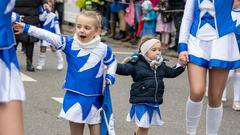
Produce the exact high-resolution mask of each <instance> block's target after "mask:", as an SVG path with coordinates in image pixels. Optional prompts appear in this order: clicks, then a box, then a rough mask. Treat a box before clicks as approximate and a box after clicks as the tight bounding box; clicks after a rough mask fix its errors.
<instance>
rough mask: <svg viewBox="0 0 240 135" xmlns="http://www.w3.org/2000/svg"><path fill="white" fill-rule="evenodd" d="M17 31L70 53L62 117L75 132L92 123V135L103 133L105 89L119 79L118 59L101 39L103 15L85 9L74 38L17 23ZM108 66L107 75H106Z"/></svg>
mask: <svg viewBox="0 0 240 135" xmlns="http://www.w3.org/2000/svg"><path fill="white" fill-rule="evenodd" d="M14 29H15V31H16V33H17V34H18V33H20V32H22V31H23V32H24V33H28V34H29V35H31V36H34V37H36V38H39V39H42V40H46V41H48V42H50V43H51V44H52V45H53V46H54V47H55V48H56V49H61V50H63V52H64V53H65V55H66V60H67V64H68V68H67V74H66V78H65V84H64V89H65V90H66V93H65V96H64V100H63V106H62V110H61V113H60V115H59V116H60V117H61V118H64V119H66V120H68V121H69V124H70V131H71V135H82V134H83V130H84V125H85V124H88V125H89V129H90V134H91V135H99V134H100V123H101V119H100V115H99V114H98V109H100V107H101V106H102V88H103V82H104V79H106V81H107V83H109V84H113V83H114V81H115V71H116V66H117V62H116V59H115V56H114V55H113V53H112V49H111V48H110V47H109V46H107V45H106V44H104V43H102V42H101V39H100V36H99V33H100V30H101V16H100V15H99V14H97V13H96V12H94V11H83V12H81V13H80V14H79V15H78V16H77V18H76V33H75V34H74V36H73V37H71V36H63V35H57V34H54V33H51V32H49V31H46V30H43V29H40V28H37V27H34V26H30V25H28V24H21V23H17V24H16V25H15V26H14ZM104 66H106V67H107V69H106V76H105V77H104Z"/></svg>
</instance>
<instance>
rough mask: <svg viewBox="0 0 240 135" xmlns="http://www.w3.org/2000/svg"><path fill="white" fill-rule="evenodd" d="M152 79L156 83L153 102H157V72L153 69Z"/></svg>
mask: <svg viewBox="0 0 240 135" xmlns="http://www.w3.org/2000/svg"><path fill="white" fill-rule="evenodd" d="M154 79H155V82H156V90H155V95H154V98H155V102H157V90H158V82H157V70H156V69H154Z"/></svg>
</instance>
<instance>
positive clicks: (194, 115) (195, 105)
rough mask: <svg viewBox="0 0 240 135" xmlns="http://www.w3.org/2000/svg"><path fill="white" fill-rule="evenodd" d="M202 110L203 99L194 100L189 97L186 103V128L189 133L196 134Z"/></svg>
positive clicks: (189, 134) (190, 134)
mask: <svg viewBox="0 0 240 135" xmlns="http://www.w3.org/2000/svg"><path fill="white" fill-rule="evenodd" d="M201 112H202V101H201V102H193V101H192V100H191V99H190V98H188V101H187V103H186V128H187V134H188V135H196V131H197V127H198V122H199V119H200V117H201Z"/></svg>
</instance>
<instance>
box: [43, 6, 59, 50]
mask: <svg viewBox="0 0 240 135" xmlns="http://www.w3.org/2000/svg"><path fill="white" fill-rule="evenodd" d="M39 20H40V21H41V22H43V26H42V28H43V29H45V30H47V31H50V32H52V33H56V34H61V32H60V27H59V22H58V17H57V15H56V14H54V13H53V12H49V11H48V10H47V9H46V10H44V11H43V12H42V14H40V15H39ZM49 45H50V43H48V42H47V41H46V40H43V42H42V46H49Z"/></svg>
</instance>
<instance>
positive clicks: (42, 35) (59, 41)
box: [23, 24, 66, 50]
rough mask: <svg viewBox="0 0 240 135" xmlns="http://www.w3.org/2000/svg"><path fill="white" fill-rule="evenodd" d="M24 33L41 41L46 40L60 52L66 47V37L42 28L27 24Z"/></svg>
mask: <svg viewBox="0 0 240 135" xmlns="http://www.w3.org/2000/svg"><path fill="white" fill-rule="evenodd" d="M23 33H28V34H29V35H30V36H33V37H36V38H38V39H41V40H46V41H47V42H49V43H51V45H52V46H54V47H55V48H56V49H58V50H60V49H61V50H63V49H64V48H65V46H66V38H65V37H64V36H62V35H58V34H55V33H52V32H49V31H47V30H44V29H41V28H37V27H35V26H32V25H28V24H25V26H24V30H23Z"/></svg>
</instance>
